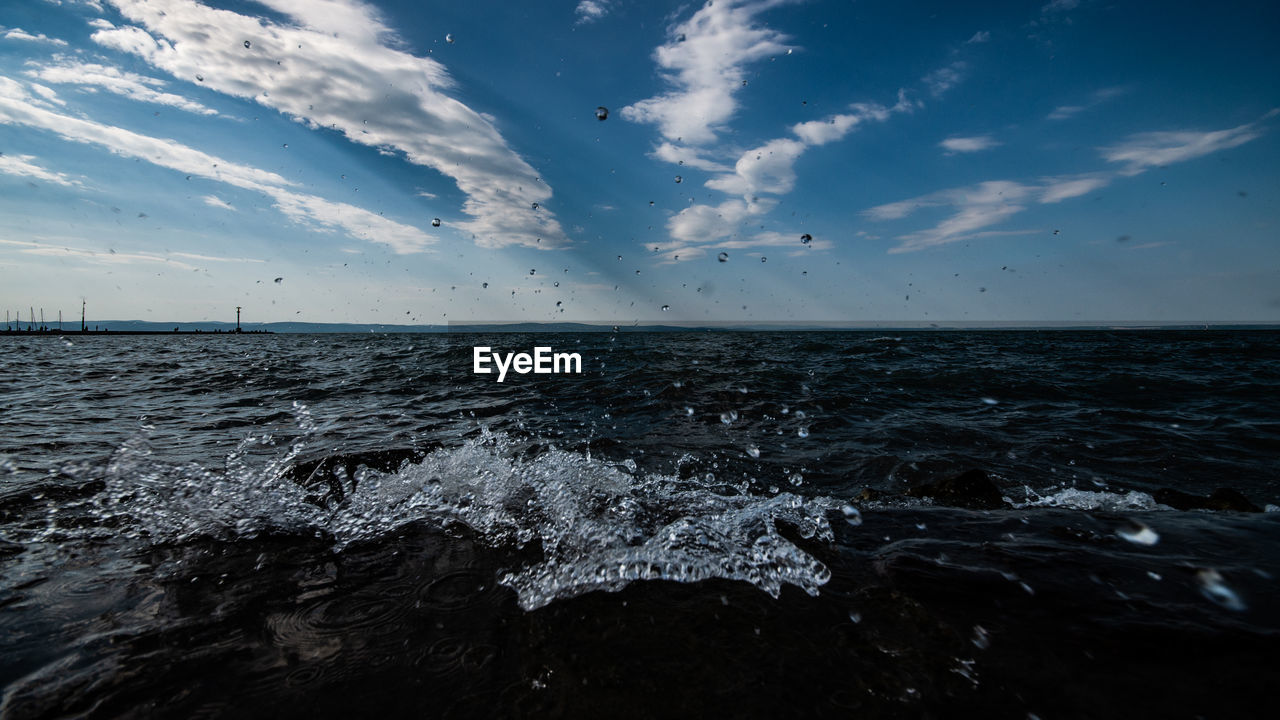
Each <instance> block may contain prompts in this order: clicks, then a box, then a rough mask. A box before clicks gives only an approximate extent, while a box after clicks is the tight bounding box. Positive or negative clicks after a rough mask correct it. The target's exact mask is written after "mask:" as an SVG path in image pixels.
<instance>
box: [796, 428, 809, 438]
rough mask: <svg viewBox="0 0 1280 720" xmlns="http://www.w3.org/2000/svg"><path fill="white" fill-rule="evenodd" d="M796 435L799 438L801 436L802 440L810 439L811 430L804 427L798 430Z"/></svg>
mask: <svg viewBox="0 0 1280 720" xmlns="http://www.w3.org/2000/svg"><path fill="white" fill-rule="evenodd" d="M796 434H797V435H799V436H800V437H802V438H807V437H809V428H807V427H802V428H800V429H799V430H796Z"/></svg>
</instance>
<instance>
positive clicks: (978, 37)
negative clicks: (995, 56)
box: [964, 30, 991, 45]
mask: <svg viewBox="0 0 1280 720" xmlns="http://www.w3.org/2000/svg"><path fill="white" fill-rule="evenodd" d="M990 39H991V33H989V32H987V31H986V30H979V31H978V32H976V33H974V34H973V37H971V38H969V39H968V40H965V41H964V44H965V45H977V44H979V43H984V42H987V41H988V40H990Z"/></svg>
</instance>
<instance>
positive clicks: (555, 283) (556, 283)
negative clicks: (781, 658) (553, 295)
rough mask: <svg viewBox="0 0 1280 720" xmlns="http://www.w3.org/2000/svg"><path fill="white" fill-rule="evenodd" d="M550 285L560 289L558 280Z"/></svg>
mask: <svg viewBox="0 0 1280 720" xmlns="http://www.w3.org/2000/svg"><path fill="white" fill-rule="evenodd" d="M551 284H552V285H554V286H556V287H560V281H559V280H557V281H555V282H553V283H551Z"/></svg>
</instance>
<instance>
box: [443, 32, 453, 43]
mask: <svg viewBox="0 0 1280 720" xmlns="http://www.w3.org/2000/svg"><path fill="white" fill-rule="evenodd" d="M444 41H445V42H447V43H449V44H450V45H452V44H453V33H446V34H445V36H444Z"/></svg>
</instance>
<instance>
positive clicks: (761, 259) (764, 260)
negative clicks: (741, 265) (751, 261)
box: [760, 255, 769, 262]
mask: <svg viewBox="0 0 1280 720" xmlns="http://www.w3.org/2000/svg"><path fill="white" fill-rule="evenodd" d="M760 262H769V258H767V257H764V256H763V255H762V256H761V257H760Z"/></svg>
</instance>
